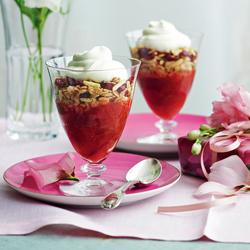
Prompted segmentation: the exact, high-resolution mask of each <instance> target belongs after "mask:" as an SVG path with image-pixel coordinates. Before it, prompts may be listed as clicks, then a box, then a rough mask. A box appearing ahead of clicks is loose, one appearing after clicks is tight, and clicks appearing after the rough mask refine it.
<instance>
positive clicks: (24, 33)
mask: <svg viewBox="0 0 250 250" xmlns="http://www.w3.org/2000/svg"><path fill="white" fill-rule="evenodd" d="M21 24H22V30H23V35H24V40H25V43H26V46H27V48H28V51H29V55H30V56H31V51H30V45H29V41H28V38H27V35H26V31H25V27H24V21H23V13H22V12H21Z"/></svg>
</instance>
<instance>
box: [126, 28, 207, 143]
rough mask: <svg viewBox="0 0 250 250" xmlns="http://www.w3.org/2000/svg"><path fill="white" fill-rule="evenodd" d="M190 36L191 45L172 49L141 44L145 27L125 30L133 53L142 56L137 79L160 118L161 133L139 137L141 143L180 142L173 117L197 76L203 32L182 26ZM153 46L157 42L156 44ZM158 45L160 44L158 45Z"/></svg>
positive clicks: (157, 40)
mask: <svg viewBox="0 0 250 250" xmlns="http://www.w3.org/2000/svg"><path fill="white" fill-rule="evenodd" d="M181 32H182V33H183V34H185V35H187V36H188V37H189V38H190V40H191V46H190V47H179V48H176V49H173V50H160V51H159V50H157V49H152V48H150V47H146V46H143V45H140V44H139V45H138V39H139V38H141V37H142V36H143V30H135V31H131V32H128V33H126V34H125V36H126V39H127V42H128V45H129V47H130V52H131V55H132V57H134V58H137V59H139V60H141V67H140V69H139V73H138V83H139V86H140V89H141V91H142V93H143V96H144V98H145V100H146V102H147V104H148V106H149V107H150V109H151V110H152V111H153V112H154V114H155V115H156V116H157V117H158V118H159V119H160V120H159V121H158V122H156V123H155V126H156V127H157V128H158V129H159V130H160V133H158V134H156V135H152V136H148V137H145V138H138V139H137V142H138V143H152V144H171V143H175V144H176V143H177V139H178V137H179V136H178V135H177V134H175V133H173V132H172V129H173V128H174V127H175V126H176V125H177V122H175V121H173V118H174V117H175V116H176V115H177V114H178V113H179V111H180V110H181V108H182V107H183V105H184V103H185V101H186V98H187V96H188V94H189V92H190V89H191V87H192V83H193V80H194V76H195V72H196V65H197V56H198V51H199V47H200V43H201V39H202V36H203V34H202V33H200V32H198V31H192V30H181ZM166 42H168V43H170V44H171V43H172V42H173V43H175V42H177V43H181V41H179V40H177V41H176V40H175V39H173V38H172V39H171V40H170V39H169V40H166V38H165V39H164V40H160V39H155V40H151V44H153V43H155V44H158V45H159V46H160V47H162V46H164V43H166ZM153 47H154V46H153ZM156 47H157V46H156Z"/></svg>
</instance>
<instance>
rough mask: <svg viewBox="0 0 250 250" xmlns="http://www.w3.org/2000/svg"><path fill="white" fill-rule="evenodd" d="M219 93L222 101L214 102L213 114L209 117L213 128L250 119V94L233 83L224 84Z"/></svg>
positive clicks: (209, 122) (208, 119) (208, 120)
mask: <svg viewBox="0 0 250 250" xmlns="http://www.w3.org/2000/svg"><path fill="white" fill-rule="evenodd" d="M218 91H219V92H220V93H221V95H222V101H214V102H213V103H212V104H213V113H212V115H210V116H209V117H207V122H208V124H209V125H210V126H211V127H218V126H226V125H229V124H231V123H235V122H239V121H248V120H249V117H250V93H249V92H248V91H243V90H242V88H240V87H238V86H237V85H236V84H234V83H231V82H226V83H223V84H222V85H221V86H220V87H219V88H218Z"/></svg>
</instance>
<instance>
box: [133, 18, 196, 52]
mask: <svg viewBox="0 0 250 250" xmlns="http://www.w3.org/2000/svg"><path fill="white" fill-rule="evenodd" d="M137 45H144V46H145V47H146V48H149V49H156V50H158V51H166V50H173V49H177V48H183V47H190V46H191V40H190V38H189V37H188V36H187V35H185V34H183V33H181V32H179V31H178V30H177V29H176V28H175V26H174V25H173V24H172V23H169V22H166V21H164V20H161V21H159V22H158V21H151V22H150V23H149V27H148V28H147V29H145V30H143V36H142V37H140V38H139V40H138V42H137Z"/></svg>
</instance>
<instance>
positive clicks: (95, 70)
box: [67, 46, 128, 82]
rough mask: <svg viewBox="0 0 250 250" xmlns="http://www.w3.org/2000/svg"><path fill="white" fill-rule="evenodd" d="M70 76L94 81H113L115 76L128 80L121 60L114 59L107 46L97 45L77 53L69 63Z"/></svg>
mask: <svg viewBox="0 0 250 250" xmlns="http://www.w3.org/2000/svg"><path fill="white" fill-rule="evenodd" d="M67 68H68V69H70V70H72V71H69V73H68V76H70V77H72V78H74V79H76V80H92V81H94V82H102V81H111V80H112V79H113V78H114V77H120V78H121V80H126V79H127V77H128V74H127V70H126V69H125V67H124V65H123V64H122V63H120V62H117V61H113V60H112V53H111V51H110V49H109V48H107V47H105V46H96V47H94V48H93V49H91V50H89V51H84V52H83V53H77V54H75V55H74V56H73V60H72V61H70V62H69V63H68V67H67Z"/></svg>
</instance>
